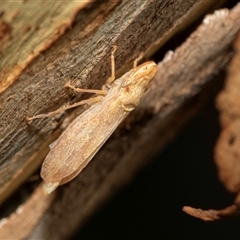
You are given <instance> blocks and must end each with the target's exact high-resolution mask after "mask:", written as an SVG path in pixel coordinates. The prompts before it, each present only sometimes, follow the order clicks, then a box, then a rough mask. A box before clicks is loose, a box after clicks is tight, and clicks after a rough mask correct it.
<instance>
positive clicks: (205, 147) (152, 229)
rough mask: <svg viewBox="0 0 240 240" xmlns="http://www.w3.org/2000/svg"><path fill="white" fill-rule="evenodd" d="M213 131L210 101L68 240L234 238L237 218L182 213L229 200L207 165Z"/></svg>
mask: <svg viewBox="0 0 240 240" xmlns="http://www.w3.org/2000/svg"><path fill="white" fill-rule="evenodd" d="M219 130H220V128H219V124H218V113H217V111H216V109H215V107H214V103H213V102H212V103H210V104H208V105H207V106H206V107H205V108H204V109H203V110H202V112H201V113H200V114H199V115H198V116H197V117H196V118H195V119H193V121H192V122H191V123H190V124H189V125H188V126H187V127H186V128H185V129H184V131H182V133H180V134H179V136H178V137H177V138H176V139H175V141H173V142H172V143H171V144H169V146H168V147H167V148H166V149H165V150H164V151H163V152H162V153H161V154H160V155H159V156H157V157H156V158H155V159H154V160H153V161H152V163H151V164H150V165H149V166H148V167H146V168H145V169H144V170H143V171H142V172H140V173H139V174H138V175H137V176H136V178H135V181H134V182H132V183H131V184H130V185H129V186H127V187H126V188H125V189H124V190H123V191H121V192H120V193H119V194H118V195H116V196H115V197H114V198H113V199H112V200H111V201H110V202H108V203H107V205H106V206H105V207H104V208H102V209H101V210H100V211H99V212H98V213H97V214H96V215H95V216H93V217H92V218H91V220H90V221H89V222H88V223H87V225H85V227H84V228H83V229H82V230H81V231H80V232H79V233H78V235H76V236H75V238H73V239H74V240H75V239H82V240H83V239H88V240H89V239H105V240H108V239H109V240H112V239H115V240H116V239H125V240H128V239H129V240H130V239H189V240H190V239H204V240H206V239H209V240H210V239H211V240H214V239H216V240H217V239H240V231H239V225H240V217H237V218H232V219H226V220H222V221H216V222H204V221H202V220H199V219H195V218H193V217H191V216H188V215H187V214H186V213H184V212H183V211H182V207H183V206H184V205H189V206H192V207H197V208H203V209H209V208H213V209H220V208H224V207H226V206H228V205H230V204H231V203H232V201H233V196H231V195H230V194H229V193H228V192H227V191H226V190H225V189H224V187H223V186H222V184H221V183H220V182H219V181H218V176H217V169H216V166H215V164H214V162H213V149H214V145H215V142H216V139H217V137H218V134H219ZM159 137H160V136H159Z"/></svg>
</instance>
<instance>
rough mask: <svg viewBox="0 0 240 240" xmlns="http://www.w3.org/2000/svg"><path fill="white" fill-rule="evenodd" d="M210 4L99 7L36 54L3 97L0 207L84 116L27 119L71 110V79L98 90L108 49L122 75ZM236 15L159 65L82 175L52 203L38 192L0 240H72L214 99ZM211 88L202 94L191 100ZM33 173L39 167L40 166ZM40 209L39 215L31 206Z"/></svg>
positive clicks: (217, 21)
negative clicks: (139, 98)
mask: <svg viewBox="0 0 240 240" xmlns="http://www.w3.org/2000/svg"><path fill="white" fill-rule="evenodd" d="M205 3H206V2H203V1H193V2H190V1H188V2H186V1H183V2H182V3H181V5H178V4H179V3H176V2H175V1H174V2H170V1H168V4H167V2H165V3H162V2H161V3H160V2H159V3H157V2H156V1H147V2H146V1H136V2H135V1H134V2H114V3H107V2H105V3H102V4H99V3H95V4H93V5H92V6H91V7H90V8H88V9H85V11H86V12H85V11H83V12H82V13H81V15H79V16H77V20H76V22H75V24H74V26H73V28H72V29H71V31H69V32H67V33H65V35H64V37H62V38H61V39H60V40H59V41H58V42H57V43H56V44H55V45H54V46H52V47H51V48H50V49H49V50H48V51H46V52H45V53H44V54H42V55H41V56H39V57H38V58H37V59H36V60H35V62H34V63H33V64H31V65H30V66H29V67H28V69H27V70H26V71H24V72H23V74H22V75H21V77H20V78H19V79H18V80H17V81H16V82H15V84H13V85H11V87H10V88H9V89H8V90H7V91H5V92H4V93H3V94H2V95H1V99H2V100H1V111H2V115H1V116H2V123H1V124H2V125H1V126H3V128H2V131H1V138H0V139H1V141H2V142H1V161H2V165H1V169H0V173H1V176H2V179H1V189H2V199H3V198H4V197H5V196H7V195H8V192H10V190H9V189H11V188H10V186H11V185H12V186H14V185H15V186H16V184H15V183H14V181H13V180H14V179H16V180H17V182H18V183H19V182H20V180H19V179H20V178H23V177H22V176H24V175H25V173H24V170H25V169H26V167H25V168H24V166H27V165H28V164H30V163H31V162H30V161H33V162H34V161H37V162H40V160H41V159H42V158H43V156H44V155H45V153H46V152H47V145H48V142H49V143H50V142H51V141H53V139H54V138H56V136H57V135H58V134H59V132H61V131H62V130H63V129H64V128H65V127H66V125H67V122H69V121H70V120H71V119H73V118H74V116H76V114H77V113H79V112H80V111H79V109H78V110H74V111H72V112H71V113H69V112H68V113H67V114H63V116H61V118H60V117H59V118H55V119H44V120H39V121H38V120H36V121H34V122H33V123H29V124H27V123H26V121H25V116H26V115H33V114H35V113H45V112H48V111H50V110H53V109H56V108H57V107H59V106H61V105H62V104H63V103H66V102H69V101H70V97H71V96H72V93H69V92H68V91H66V90H65V89H64V88H63V86H64V84H65V83H66V82H67V81H68V80H73V82H74V83H75V84H76V85H77V84H79V82H78V81H77V80H79V81H80V83H81V84H79V86H81V87H93V88H96V87H100V86H101V84H102V83H103V82H104V81H105V80H106V78H107V77H108V76H109V75H110V67H109V65H110V61H109V55H110V49H111V45H112V44H117V45H118V46H119V48H118V51H117V58H116V61H117V69H120V66H124V68H125V63H127V62H131V61H132V60H133V59H134V58H135V57H136V56H137V55H138V54H139V52H141V51H144V52H145V51H146V53H148V52H150V49H153V46H156V44H154V43H156V42H158V43H163V41H166V39H167V37H166V36H167V33H168V36H170V35H171V34H172V32H174V31H176V30H175V29H179V26H180V25H181V24H183V23H184V21H185V23H186V22H188V21H190V20H189V19H188V21H187V20H186V19H187V16H190V15H191V14H189V13H190V12H191V10H192V11H193V10H194V9H193V7H194V6H195V7H199V9H200V6H204V4H205ZM208 3H209V2H208ZM211 3H212V4H213V2H211ZM136 4H137V6H136ZM179 6H181V8H180V7H179ZM208 7H209V6H208ZM100 13H101V14H100ZM86 16H87V17H86ZM239 16H240V6H239V5H238V6H237V7H235V9H233V10H232V11H231V12H230V13H229V12H228V11H227V10H225V11H221V12H217V13H215V14H213V15H212V16H211V17H208V18H205V20H204V23H203V24H202V26H201V27H200V28H198V29H197V30H196V32H195V33H194V34H193V35H192V36H190V38H189V39H188V40H187V41H186V42H185V43H184V44H183V45H182V46H181V47H180V48H179V49H178V50H176V52H175V54H174V55H173V56H171V54H168V57H166V58H165V61H164V62H162V63H160V64H159V69H158V73H157V76H156V78H155V80H154V81H153V84H152V85H151V87H150V89H149V91H148V92H147V94H146V96H145V97H144V98H143V100H142V102H141V104H140V106H139V107H138V108H137V109H136V111H134V112H133V114H131V115H130V116H129V118H128V119H127V120H126V122H125V123H123V124H122V125H121V126H120V127H119V129H118V130H117V131H116V132H115V133H114V134H113V136H112V137H111V139H110V140H109V141H108V142H107V143H106V144H105V146H104V147H103V148H102V149H101V150H100V151H99V153H98V154H97V155H96V157H95V158H94V159H93V161H92V162H91V163H90V164H89V166H88V167H87V168H86V169H85V170H84V171H83V173H82V174H81V175H80V176H79V177H78V178H76V179H75V180H74V181H72V182H71V183H69V184H67V185H66V186H63V187H61V188H59V189H58V191H56V192H55V193H54V194H53V195H50V196H47V197H46V196H43V195H42V193H41V192H40V189H39V188H37V189H36V191H35V192H34V193H33V195H32V197H31V198H29V199H28V201H27V202H26V203H25V204H24V205H22V206H21V207H20V208H19V209H20V210H18V211H17V212H16V213H13V214H12V215H11V217H10V218H7V219H5V220H2V222H1V227H0V238H6V237H9V234H10V235H11V237H12V238H14V237H17V238H21V239H22V238H28V239H34V238H35V239H36V238H42V239H66V237H67V236H70V235H71V234H72V232H73V231H74V230H75V229H76V227H77V226H78V225H79V224H83V223H84V222H85V221H86V219H87V218H88V217H89V216H90V214H92V212H93V211H94V210H95V209H96V208H97V207H98V206H99V205H100V204H101V203H102V202H103V201H104V200H105V199H106V198H107V197H108V196H110V195H111V194H113V193H114V192H115V191H116V190H117V189H118V187H120V186H121V185H123V184H124V183H125V182H128V181H129V180H130V179H131V178H132V177H133V175H134V173H135V172H136V171H137V169H139V168H140V167H141V166H142V165H144V164H146V162H147V160H146V159H150V158H151V156H153V155H154V153H155V152H156V151H157V150H159V149H160V148H162V147H163V146H164V145H165V144H166V143H167V142H168V141H169V139H171V138H172V137H173V136H174V135H175V134H176V133H177V131H178V130H179V129H180V128H181V127H182V125H183V124H184V123H185V122H186V121H188V120H189V119H190V118H191V117H192V116H193V115H194V114H195V113H196V112H197V110H198V106H200V105H201V103H203V102H204V101H205V100H206V99H207V95H209V94H210V93H211V91H210V88H206V84H207V83H208V82H209V81H210V80H212V79H213V75H214V74H215V73H217V72H218V71H219V70H220V69H222V68H223V66H224V65H225V64H226V62H227V61H228V60H229V57H230V55H231V51H230V48H229V46H230V45H231V42H232V41H233V39H234V37H235V35H236V32H237V31H238V30H239V24H237V23H238V22H239ZM195 17H197V15H196V16H195ZM117 20H118V21H117ZM133 20H134V21H133ZM170 30H171V31H170ZM133 32H134V34H133ZM163 36H165V37H163ZM206 36H209V37H208V38H206ZM139 39H140V40H139ZM159 39H162V40H160V41H159ZM161 41H162V42H161ZM167 59H168V60H169V61H167ZM122 68H123V67H122ZM120 70H121V69H120ZM205 88H206V90H205V92H203V93H205V94H202V95H199V96H200V97H199V98H195V99H194V100H193V101H190V102H188V101H189V100H190V99H191V98H193V97H194V96H196V94H197V93H199V92H200V91H201V90H202V89H205ZM13 93H15V94H13ZM71 100H72V99H71ZM74 100H76V99H74ZM187 103H188V104H187ZM19 106H21V111H20V110H19V109H20V107H19ZM64 117H65V120H64V121H63V118H64ZM46 139H47V142H46ZM13 143H14V144H13ZM3 144H4V145H3ZM39 148H41V152H40V151H39ZM140 150H141V151H140ZM36 159H37V160H36ZM14 163H15V164H14ZM16 163H18V164H17V165H16ZM32 165H33V166H34V167H36V166H37V164H36V163H35V162H34V164H32ZM34 167H33V168H34ZM20 170H21V172H20ZM12 189H13V187H12ZM36 205H37V206H38V207H36V208H35V207H32V206H36ZM76 209H77V210H78V211H76ZM25 216H28V218H27V219H26V217H25ZM23 219H24V221H23ZM66 223H67V224H66ZM22 224H24V226H23V225H22ZM35 224H36V225H35ZM50 226H51V227H50ZM59 226H61V227H60V228H59ZM13 228H14V229H15V231H14V234H16V235H14V236H13V232H12V231H11V230H12V229H13ZM23 228H24V231H22V229H23Z"/></svg>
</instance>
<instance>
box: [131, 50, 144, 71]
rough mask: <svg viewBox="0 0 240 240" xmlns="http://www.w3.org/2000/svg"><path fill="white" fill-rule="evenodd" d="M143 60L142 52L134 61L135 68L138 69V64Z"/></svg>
mask: <svg viewBox="0 0 240 240" xmlns="http://www.w3.org/2000/svg"><path fill="white" fill-rule="evenodd" d="M142 58H143V53H142V52H141V53H140V54H139V56H138V57H137V58H136V59H135V60H134V61H133V68H135V67H137V65H138V62H139V61H140V60H141V59H142Z"/></svg>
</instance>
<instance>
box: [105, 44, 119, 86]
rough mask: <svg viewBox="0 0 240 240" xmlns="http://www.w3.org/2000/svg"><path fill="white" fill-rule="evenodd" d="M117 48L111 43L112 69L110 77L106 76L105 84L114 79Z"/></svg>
mask: <svg viewBox="0 0 240 240" xmlns="http://www.w3.org/2000/svg"><path fill="white" fill-rule="evenodd" d="M116 50H117V45H113V49H112V52H111V70H112V75H111V77H110V78H108V80H107V82H106V85H107V84H109V83H111V82H113V81H114V80H115V56H114V54H115V52H116Z"/></svg>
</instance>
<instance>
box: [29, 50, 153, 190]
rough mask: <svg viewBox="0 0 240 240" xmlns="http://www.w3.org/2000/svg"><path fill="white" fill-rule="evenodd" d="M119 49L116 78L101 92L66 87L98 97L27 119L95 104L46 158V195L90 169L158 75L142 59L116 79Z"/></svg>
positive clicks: (43, 166) (113, 64) (113, 68)
mask: <svg viewBox="0 0 240 240" xmlns="http://www.w3.org/2000/svg"><path fill="white" fill-rule="evenodd" d="M116 49H117V47H116V46H113V50H112V53H111V68H112V75H111V77H110V78H109V79H108V80H107V82H106V83H105V84H104V85H103V87H102V89H101V90H94V89H80V88H75V87H74V86H72V85H71V84H70V83H67V84H66V87H70V88H72V89H73V90H75V91H77V92H90V93H95V94H96V97H92V98H89V99H87V100H83V101H81V102H77V103H75V104H72V105H68V106H64V107H62V108H60V109H58V110H56V111H53V112H50V113H48V114H40V115H36V116H33V117H27V120H33V119H35V118H42V117H49V116H52V115H54V114H56V113H59V112H61V111H64V110H66V109H69V108H72V107H76V106H79V105H82V104H86V103H88V104H91V105H92V106H91V107H90V108H89V109H87V110H86V111H85V112H83V113H82V114H81V115H79V116H78V117H77V118H76V119H75V120H74V121H73V122H72V123H71V124H70V125H69V126H68V127H67V129H66V130H65V131H64V132H63V133H62V135H61V136H60V137H59V138H58V139H57V141H56V142H55V143H54V146H53V147H52V149H51V150H50V152H49V153H48V155H47V157H46V158H45V160H44V162H43V164H42V169H41V177H42V179H43V180H44V184H43V192H44V193H45V194H49V193H51V192H52V191H54V190H55V189H56V188H57V187H58V186H59V185H62V184H64V183H67V182H69V181H70V180H72V179H73V178H75V177H76V176H77V175H78V174H79V173H80V172H81V171H82V170H83V168H85V167H86V166H87V164H88V163H89V162H90V161H91V159H92V158H93V156H94V155H95V154H96V153H97V152H98V150H99V149H100V148H101V146H102V145H103V144H104V143H105V142H106V140H107V139H108V138H109V137H110V136H111V134H112V133H113V131H114V130H115V129H116V128H117V126H118V125H119V124H120V123H121V122H122V121H123V120H124V119H125V118H126V117H127V116H128V114H129V113H130V112H131V111H132V110H134V109H135V107H136V106H137V105H138V104H139V101H140V99H141V97H142V95H143V93H144V92H145V91H146V90H147V88H148V85H149V83H150V82H151V80H152V79H153V78H154V76H155V74H156V71H157V65H156V64H155V63H154V62H152V61H148V62H145V63H143V64H141V65H139V66H137V61H138V60H139V59H136V60H135V61H134V66H133V68H132V69H131V70H130V71H128V72H127V73H125V74H124V75H123V76H122V77H120V78H118V79H115V59H114V54H115V51H116Z"/></svg>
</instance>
